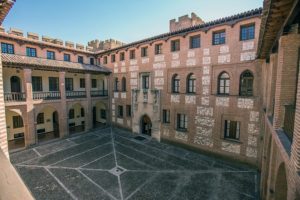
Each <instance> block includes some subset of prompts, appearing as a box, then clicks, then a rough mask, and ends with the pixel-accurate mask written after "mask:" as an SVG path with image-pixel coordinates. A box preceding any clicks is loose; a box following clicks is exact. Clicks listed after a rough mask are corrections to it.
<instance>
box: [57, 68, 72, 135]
mask: <svg viewBox="0 0 300 200" xmlns="http://www.w3.org/2000/svg"><path fill="white" fill-rule="evenodd" d="M65 74H66V72H59V91H60V96H61V110H60V112H58V113H59V116H58V117H59V136H60V137H61V138H63V137H66V136H67V135H69V128H68V127H69V123H68V108H67V102H66V89H65Z"/></svg>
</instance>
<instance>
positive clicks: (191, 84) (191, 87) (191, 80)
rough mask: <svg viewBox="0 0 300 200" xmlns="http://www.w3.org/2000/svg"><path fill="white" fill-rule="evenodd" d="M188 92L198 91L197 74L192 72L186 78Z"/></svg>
mask: <svg viewBox="0 0 300 200" xmlns="http://www.w3.org/2000/svg"><path fill="white" fill-rule="evenodd" d="M186 93H192V94H193V93H196V76H195V74H193V73H190V74H189V75H188V76H187V79H186Z"/></svg>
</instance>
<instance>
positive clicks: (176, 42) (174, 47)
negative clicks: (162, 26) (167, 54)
mask: <svg viewBox="0 0 300 200" xmlns="http://www.w3.org/2000/svg"><path fill="white" fill-rule="evenodd" d="M179 50H180V40H172V41H171V51H172V52H174V51H179Z"/></svg>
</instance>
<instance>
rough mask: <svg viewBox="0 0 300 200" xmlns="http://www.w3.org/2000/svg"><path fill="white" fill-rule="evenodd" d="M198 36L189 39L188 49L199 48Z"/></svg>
mask: <svg viewBox="0 0 300 200" xmlns="http://www.w3.org/2000/svg"><path fill="white" fill-rule="evenodd" d="M200 41H201V40H200V35H195V36H191V37H190V49H195V48H200Z"/></svg>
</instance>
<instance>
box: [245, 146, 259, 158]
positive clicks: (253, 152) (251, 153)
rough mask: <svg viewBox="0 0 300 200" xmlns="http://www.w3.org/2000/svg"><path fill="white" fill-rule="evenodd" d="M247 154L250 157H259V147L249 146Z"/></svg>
mask: <svg viewBox="0 0 300 200" xmlns="http://www.w3.org/2000/svg"><path fill="white" fill-rule="evenodd" d="M246 156H247V157H250V158H256V157H257V149H256V148H253V147H247V150H246Z"/></svg>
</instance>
